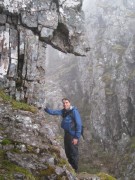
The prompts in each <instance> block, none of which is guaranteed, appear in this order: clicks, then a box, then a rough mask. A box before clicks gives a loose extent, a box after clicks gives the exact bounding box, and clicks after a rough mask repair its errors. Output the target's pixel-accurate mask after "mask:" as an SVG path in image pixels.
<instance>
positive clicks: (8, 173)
mask: <svg viewBox="0 0 135 180" xmlns="http://www.w3.org/2000/svg"><path fill="white" fill-rule="evenodd" d="M31 111H32V112H31ZM0 114H1V116H0V180H9V179H13V180H53V179H54V180H55V179H56V180H60V179H61V180H66V179H67V180H75V179H76V180H77V179H80V180H85V179H89V180H100V179H103V178H104V179H105V178H106V177H108V180H110V179H109V178H110V176H108V175H105V174H104V175H103V174H99V175H90V174H87V173H78V174H75V172H74V170H73V169H72V168H71V166H70V165H69V163H68V162H67V159H66V156H65V152H64V150H63V148H62V146H61V142H60V139H61V138H60V135H59V134H58V131H59V127H58V125H56V123H55V122H52V121H48V120H47V119H46V116H45V113H44V112H43V110H38V109H36V108H35V107H32V106H28V105H27V104H25V103H21V102H16V101H14V100H13V99H11V98H10V97H9V96H7V95H5V93H3V92H2V91H0ZM103 176H104V177H103ZM104 179H103V180H104ZM111 180H113V178H112V179H111Z"/></svg>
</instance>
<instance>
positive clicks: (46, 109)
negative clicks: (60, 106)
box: [44, 107, 62, 115]
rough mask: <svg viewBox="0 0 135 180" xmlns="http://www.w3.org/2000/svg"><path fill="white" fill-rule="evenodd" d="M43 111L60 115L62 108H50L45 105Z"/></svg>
mask: <svg viewBox="0 0 135 180" xmlns="http://www.w3.org/2000/svg"><path fill="white" fill-rule="evenodd" d="M44 111H45V112H47V113H48V114H50V115H62V110H52V109H49V108H47V107H46V108H45V109H44Z"/></svg>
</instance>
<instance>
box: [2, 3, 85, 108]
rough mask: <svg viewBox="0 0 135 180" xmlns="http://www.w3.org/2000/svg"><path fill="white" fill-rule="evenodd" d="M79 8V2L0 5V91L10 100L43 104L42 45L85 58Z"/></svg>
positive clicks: (44, 56)
mask: <svg viewBox="0 0 135 180" xmlns="http://www.w3.org/2000/svg"><path fill="white" fill-rule="evenodd" d="M81 5H82V2H81V0H77V1H70V2H68V1H63V0H60V1H57V0H48V1H43V0H40V1H39V0H29V1H27V0H24V1H19V0H16V1H12V0H4V1H1V2H0V40H1V43H0V62H1V63H0V80H1V81H0V87H4V88H5V89H6V91H7V93H9V94H10V96H12V97H14V98H16V99H17V100H23V101H25V102H28V103H29V104H34V105H36V106H41V105H43V104H44V101H45V93H44V91H45V61H46V43H47V44H50V45H51V46H53V47H54V48H57V49H59V50H60V51H63V52H65V53H68V52H70V53H74V54H76V55H81V56H83V55H85V54H86V51H87V50H88V46H87V44H86V43H85V35H84V34H85V33H84V26H83V12H82V11H81Z"/></svg>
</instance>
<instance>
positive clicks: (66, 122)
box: [44, 107, 82, 139]
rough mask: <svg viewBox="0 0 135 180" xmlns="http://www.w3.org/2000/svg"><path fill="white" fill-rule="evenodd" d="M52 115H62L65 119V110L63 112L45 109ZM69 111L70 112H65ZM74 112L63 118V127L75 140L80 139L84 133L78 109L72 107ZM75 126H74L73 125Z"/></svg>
mask: <svg viewBox="0 0 135 180" xmlns="http://www.w3.org/2000/svg"><path fill="white" fill-rule="evenodd" d="M44 110H45V112H47V113H48V114H50V115H61V116H62V117H63V109H62V110H52V109H48V108H46V109H44ZM65 111H68V110H65ZM69 111H72V112H71V113H70V114H68V115H67V116H66V117H63V119H62V122H61V127H62V128H63V129H64V130H65V131H67V132H68V133H69V134H70V135H71V136H73V137H74V138H77V139H79V138H80V136H81V131H82V120H81V117H80V114H79V112H78V110H77V108H76V107H72V110H69ZM73 124H74V125H73Z"/></svg>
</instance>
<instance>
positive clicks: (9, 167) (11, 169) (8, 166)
mask: <svg viewBox="0 0 135 180" xmlns="http://www.w3.org/2000/svg"><path fill="white" fill-rule="evenodd" d="M2 168H3V169H5V170H6V173H8V176H9V177H10V178H11V179H12V178H13V175H14V173H16V172H19V173H22V174H24V175H25V176H26V178H27V179H28V180H35V177H34V176H33V175H32V174H31V173H30V172H29V171H28V170H26V169H24V168H22V167H20V166H17V165H15V164H13V163H11V162H9V161H8V160H3V161H2Z"/></svg>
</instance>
